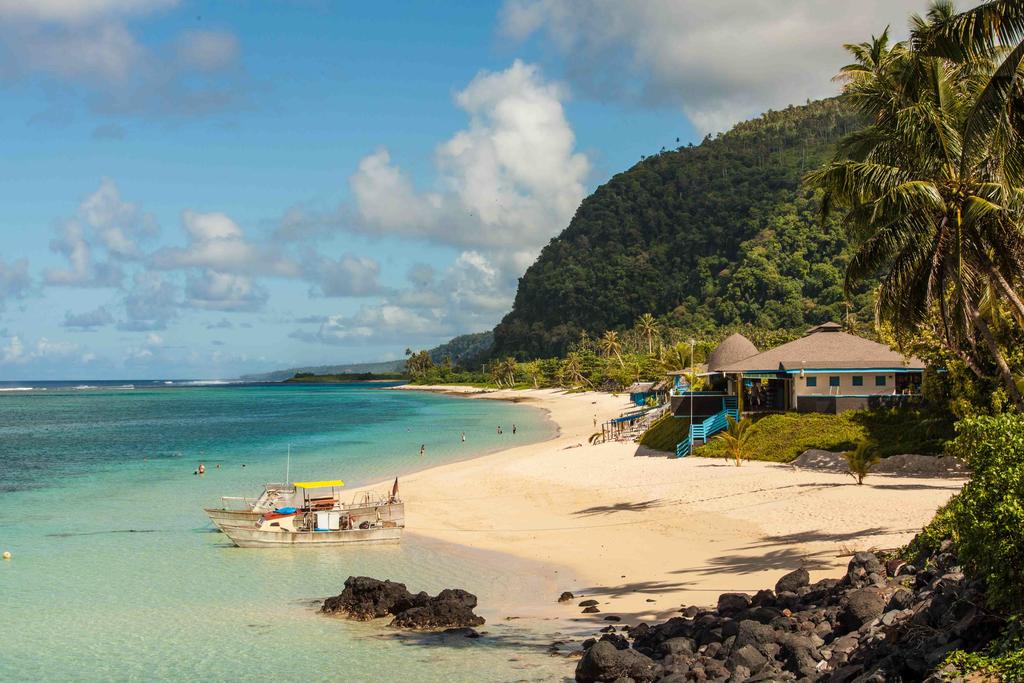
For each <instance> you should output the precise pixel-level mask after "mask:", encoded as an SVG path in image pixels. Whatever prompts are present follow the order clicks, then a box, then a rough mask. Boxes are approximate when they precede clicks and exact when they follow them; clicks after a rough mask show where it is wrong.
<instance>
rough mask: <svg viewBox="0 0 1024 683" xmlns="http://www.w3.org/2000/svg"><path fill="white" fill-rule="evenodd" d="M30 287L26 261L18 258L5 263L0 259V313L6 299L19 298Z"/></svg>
mask: <svg viewBox="0 0 1024 683" xmlns="http://www.w3.org/2000/svg"><path fill="white" fill-rule="evenodd" d="M31 287H32V276H30V275H29V273H28V261H27V260H26V259H23V258H20V259H15V260H14V261H11V262H10V263H7V262H5V261H4V260H3V258H2V257H0V311H3V309H4V301H5V300H6V299H8V298H21V297H23V296H24V295H25V294H27V293H28V290H29V289H30V288H31Z"/></svg>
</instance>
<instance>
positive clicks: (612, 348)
mask: <svg viewBox="0 0 1024 683" xmlns="http://www.w3.org/2000/svg"><path fill="white" fill-rule="evenodd" d="M597 346H598V348H599V349H601V352H602V353H603V354H604V355H605V357H606V358H607V357H611V356H615V357H616V358H618V359H619V365H620V366H621V367H625V364H624V363H623V361H622V344H621V343H620V342H619V333H618V332H616V331H615V330H607V331H606V332H605V333H604V335H603V336H602V337H601V339H600V340H599V341H598V342H597Z"/></svg>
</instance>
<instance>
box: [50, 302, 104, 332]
mask: <svg viewBox="0 0 1024 683" xmlns="http://www.w3.org/2000/svg"><path fill="white" fill-rule="evenodd" d="M113 322H114V316H113V315H111V313H110V311H109V310H107V308H106V306H100V307H99V308H96V309H94V310H91V311H85V312H83V313H72V312H71V311H65V312H64V322H63V323H62V325H63V326H64V327H71V328H75V329H79V330H95V329H96V328H97V327H104V326H106V325H110V324H112V323H113Z"/></svg>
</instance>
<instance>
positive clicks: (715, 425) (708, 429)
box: [676, 396, 740, 458]
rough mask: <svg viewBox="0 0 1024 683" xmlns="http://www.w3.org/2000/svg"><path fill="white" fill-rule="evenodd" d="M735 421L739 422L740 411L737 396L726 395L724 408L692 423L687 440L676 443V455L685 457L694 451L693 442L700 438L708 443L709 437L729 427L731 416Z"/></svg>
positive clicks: (723, 399) (723, 403)
mask: <svg viewBox="0 0 1024 683" xmlns="http://www.w3.org/2000/svg"><path fill="white" fill-rule="evenodd" d="M730 417H731V418H732V419H733V421H735V422H739V420H740V413H739V409H738V404H737V401H736V397H735V396H725V397H724V398H722V410H721V411H719V412H717V413H715V414H714V415H712V416H711V417H709V418H706V419H705V420H703V421H702V422H700V423H699V424H691V425H690V434H689V436H688V437H687V439H686V440H685V441H680V442H679V443H677V444H676V457H677V458H684V457H686V456H687V455H689V454H690V453H692V452H693V442H694V441H695V440H697V439H700V440H701V442H703V443H707V441H708V437H710V436H713V435H715V434H717V433H718V432H720V431H722V430H724V429H728V428H729V418H730Z"/></svg>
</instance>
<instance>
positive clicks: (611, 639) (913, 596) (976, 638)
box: [576, 543, 1004, 683]
mask: <svg viewBox="0 0 1024 683" xmlns="http://www.w3.org/2000/svg"><path fill="white" fill-rule="evenodd" d="M949 550H950V547H949V544H948V543H946V544H944V545H943V547H942V549H941V550H940V551H939V552H937V553H935V554H934V555H933V556H931V557H927V558H925V557H922V558H918V561H917V562H916V563H915V564H905V563H903V562H901V561H893V562H889V563H887V564H883V563H882V562H881V561H880V559H879V558H878V557H877V556H875V555H874V554H872V553H857V554H856V555H854V556H853V558H852V559H851V560H850V563H849V566H848V568H847V571H846V575H845V576H843V577H842V578H841V579H824V580H822V581H818V582H816V583H813V584H812V583H810V582H809V577H808V576H807V573H806V572H805V571H803V570H797V571H795V572H792V573H790V574H787V575H786V576H784V577H782V578H781V579H780V580H779V582H778V583H777V584H776V587H775V590H774V591H773V590H762V591H759V592H758V593H757V594H755V595H753V596H751V595H746V594H743V593H725V594H723V595H722V596H720V597H719V600H718V605H717V607H716V609H713V610H701V609H697V608H693V607H689V608H686V609H685V610H681V611H682V612H683V616H679V617H674V618H672V619H669V620H668V621H666V622H664V623H662V624H658V625H656V626H649V625H647V624H640V625H639V626H635V627H633V628H632V629H630V630H629V631H628V638H627V637H626V636H625V635H623V634H619V633H614V632H610V631H609V629H607V628H606V629H605V633H604V635H602V636H601V639H600V640H594V639H591V640H589V641H587V642H585V643H584V644H583V645H584V654H583V657H582V658H581V659H580V661H579V663H578V665H577V668H576V680H577V681H580V682H581V683H591V682H606V681H607V682H611V681H617V682H618V683H627V682H628V681H634V682H635V683H655V682H662V683H683V682H685V681H720V682H723V683H725V682H728V683H740V682H743V681H748V682H750V683H754V682H756V681H787V680H790V681H797V680H798V681H833V682H835V683H852V682H858V683H860V682H868V681H870V682H875V681H880V682H882V681H922V680H923V681H938V680H940V679H939V678H938V674H937V673H936V668H937V667H938V666H940V665H941V662H942V661H943V659H944V658H945V656H946V654H947V653H949V652H950V651H951V650H954V649H958V648H961V649H966V650H974V649H978V648H981V647H983V646H984V645H985V644H986V643H988V642H989V641H990V640H991V639H992V638H993V637H995V635H997V634H998V632H999V631H1000V629H1001V628H1002V627H1003V626H1004V621H1003V620H1002V619H1001V618H999V617H998V616H997V615H994V614H992V613H991V612H989V611H987V610H986V609H985V608H984V604H985V600H984V593H983V587H982V585H981V584H980V583H979V582H977V581H972V580H969V579H968V578H967V577H965V576H964V574H963V572H962V571H961V569H960V567H959V566H957V560H956V556H955V555H954V554H952V553H951V552H949ZM630 641H632V642H630Z"/></svg>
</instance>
